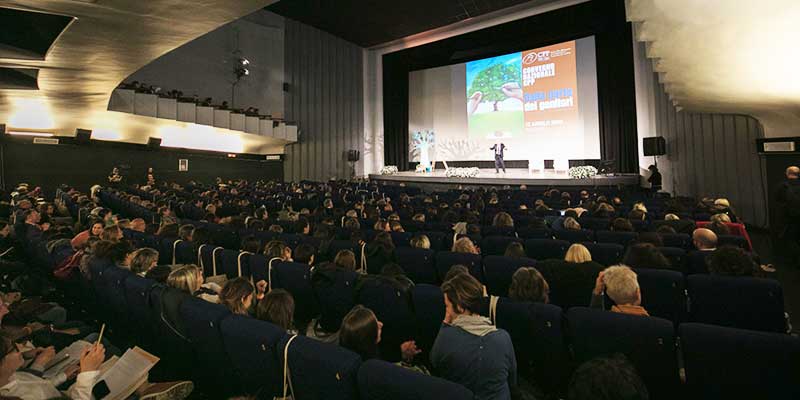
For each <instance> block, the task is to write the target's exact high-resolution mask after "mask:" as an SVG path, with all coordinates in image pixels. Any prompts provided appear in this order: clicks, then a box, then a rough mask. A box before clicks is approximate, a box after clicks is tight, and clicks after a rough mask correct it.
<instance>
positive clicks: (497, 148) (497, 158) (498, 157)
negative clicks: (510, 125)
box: [489, 142, 506, 173]
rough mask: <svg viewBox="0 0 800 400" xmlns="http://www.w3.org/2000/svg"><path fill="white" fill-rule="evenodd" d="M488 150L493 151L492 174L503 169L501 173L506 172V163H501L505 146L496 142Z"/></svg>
mask: <svg viewBox="0 0 800 400" xmlns="http://www.w3.org/2000/svg"><path fill="white" fill-rule="evenodd" d="M489 150H494V172H495V173H500V168H502V169H503V172H506V163H505V161H503V156H504V153H505V150H506V145H505V144H503V143H502V142H497V143H495V145H494V146H492V147H490V148H489Z"/></svg>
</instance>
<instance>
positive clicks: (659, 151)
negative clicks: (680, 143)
mask: <svg viewBox="0 0 800 400" xmlns="http://www.w3.org/2000/svg"><path fill="white" fill-rule="evenodd" d="M642 147H644V155H646V156H663V155H664V154H667V141H666V140H664V137H663V136H656V137H649V138H644V139H642Z"/></svg>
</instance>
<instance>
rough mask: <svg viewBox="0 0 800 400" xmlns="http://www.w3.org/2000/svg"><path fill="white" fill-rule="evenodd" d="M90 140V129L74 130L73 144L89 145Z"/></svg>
mask: <svg viewBox="0 0 800 400" xmlns="http://www.w3.org/2000/svg"><path fill="white" fill-rule="evenodd" d="M91 139H92V131H91V130H90V129H81V128H78V129H76V130H75V143H76V144H89V141H90V140H91Z"/></svg>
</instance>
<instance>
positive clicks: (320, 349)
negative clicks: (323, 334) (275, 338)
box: [277, 336, 361, 400]
mask: <svg viewBox="0 0 800 400" xmlns="http://www.w3.org/2000/svg"><path fill="white" fill-rule="evenodd" d="M289 340H291V343H290V344H289V362H288V365H289V373H290V374H291V379H292V387H293V388H294V398H295V399H325V400H352V399H357V398H358V387H357V386H358V385H357V382H356V376H357V374H358V368H359V366H360V365H361V357H359V356H358V354H356V353H354V352H352V351H350V350H347V349H345V348H344V347H341V346H337V345H335V344H328V343H322V342H319V341H317V340H314V339H311V338H307V337H305V336H296V337H294V339H292V338H291V337H290V336H284V337H283V339H281V341H280V343H278V348H277V351H278V361H279V362H280V363H281V365H283V362H284V349H285V348H286V344H287V343H289Z"/></svg>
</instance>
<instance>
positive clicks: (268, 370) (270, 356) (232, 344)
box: [220, 315, 286, 398]
mask: <svg viewBox="0 0 800 400" xmlns="http://www.w3.org/2000/svg"><path fill="white" fill-rule="evenodd" d="M220 330H221V332H222V341H223V342H224V344H225V351H226V352H227V354H228V356H229V357H230V360H231V363H232V365H233V368H234V371H236V374H237V375H238V376H239V378H240V379H241V382H242V384H243V385H244V387H245V389H246V391H247V393H261V394H263V395H264V397H269V398H272V397H274V396H278V395H281V394H282V389H283V382H282V379H281V378H282V377H283V375H282V374H283V365H281V364H279V363H278V351H277V348H278V343H279V342H280V341H281V339H283V338H284V336H286V331H284V330H283V329H282V328H280V327H278V326H276V325H273V324H270V323H269V322H264V321H259V320H257V319H255V318H252V317H247V316H242V315H229V316H228V317H226V318H224V319H223V320H222V321H221V323H220Z"/></svg>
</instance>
